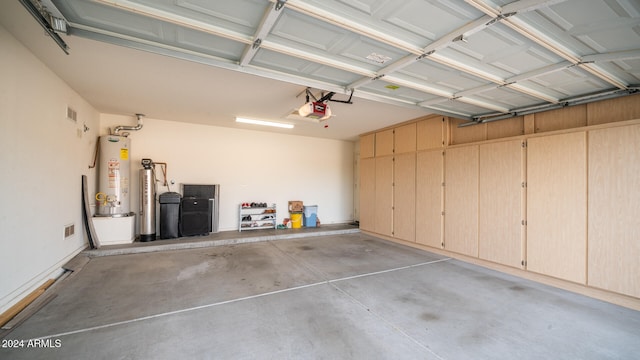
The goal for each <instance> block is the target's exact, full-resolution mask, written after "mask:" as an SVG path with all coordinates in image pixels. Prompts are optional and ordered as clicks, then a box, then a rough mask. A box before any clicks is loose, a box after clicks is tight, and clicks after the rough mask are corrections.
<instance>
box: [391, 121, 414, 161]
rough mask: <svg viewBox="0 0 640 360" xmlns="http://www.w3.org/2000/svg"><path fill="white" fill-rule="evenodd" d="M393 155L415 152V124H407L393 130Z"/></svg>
mask: <svg viewBox="0 0 640 360" xmlns="http://www.w3.org/2000/svg"><path fill="white" fill-rule="evenodd" d="M394 150H395V151H394V154H402V153H408V152H414V151H416V124H415V123H413V124H407V125H403V126H399V127H397V128H395V129H394Z"/></svg>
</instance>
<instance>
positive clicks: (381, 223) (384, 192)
mask: <svg viewBox="0 0 640 360" xmlns="http://www.w3.org/2000/svg"><path fill="white" fill-rule="evenodd" d="M375 160H376V166H375V172H376V176H375V194H376V195H375V207H374V211H375V218H374V221H375V224H374V231H375V232H376V233H378V234H382V235H387V236H392V235H393V156H384V157H376V158H375Z"/></svg>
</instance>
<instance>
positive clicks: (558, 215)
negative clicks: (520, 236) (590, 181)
mask: <svg viewBox="0 0 640 360" xmlns="http://www.w3.org/2000/svg"><path fill="white" fill-rule="evenodd" d="M586 157H587V152H586V133H585V132H576V133H567V134H561V135H552V136H545V137H536V138H531V139H529V140H528V148H527V178H528V180H527V218H528V219H527V269H528V270H531V271H534V272H537V273H541V274H545V275H550V276H553V277H557V278H560V279H565V280H569V281H573V282H576V283H581V284H585V283H586V266H587V263H586V257H587V234H586V229H587V184H586V180H587V159H586Z"/></svg>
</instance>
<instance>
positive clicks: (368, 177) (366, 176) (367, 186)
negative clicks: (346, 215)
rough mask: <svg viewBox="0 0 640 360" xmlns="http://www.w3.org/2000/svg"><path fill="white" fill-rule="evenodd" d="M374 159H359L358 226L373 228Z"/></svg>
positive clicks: (374, 195) (370, 229) (371, 229)
mask: <svg viewBox="0 0 640 360" xmlns="http://www.w3.org/2000/svg"><path fill="white" fill-rule="evenodd" d="M375 198H376V159H374V158H367V159H361V160H360V209H359V210H360V228H361V229H362V230H367V231H374V230H375V226H374V224H375V208H376V204H375Z"/></svg>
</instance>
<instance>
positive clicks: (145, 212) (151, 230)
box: [140, 159, 156, 241]
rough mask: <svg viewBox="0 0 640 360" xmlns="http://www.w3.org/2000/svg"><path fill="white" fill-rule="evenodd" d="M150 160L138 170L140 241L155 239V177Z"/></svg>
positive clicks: (144, 161)
mask: <svg viewBox="0 0 640 360" xmlns="http://www.w3.org/2000/svg"><path fill="white" fill-rule="evenodd" d="M153 166H154V164H153V162H152V161H151V159H142V169H140V241H153V240H155V239H156V176H155V173H154V169H153Z"/></svg>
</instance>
